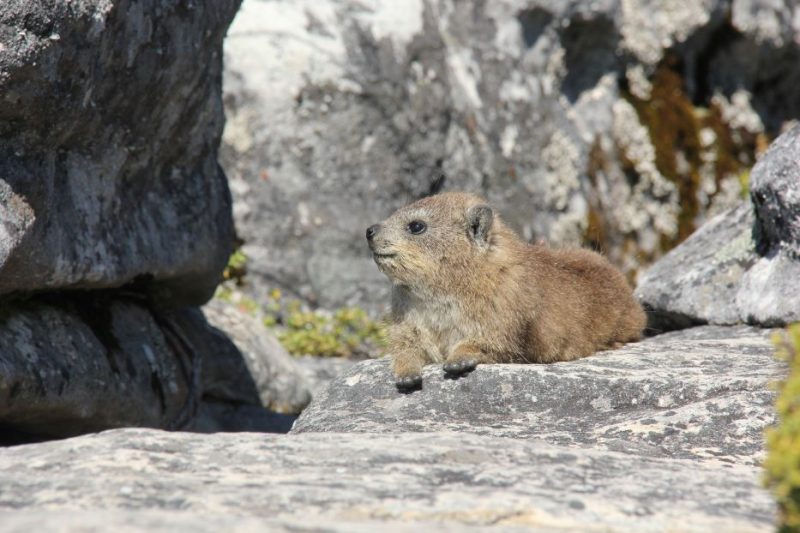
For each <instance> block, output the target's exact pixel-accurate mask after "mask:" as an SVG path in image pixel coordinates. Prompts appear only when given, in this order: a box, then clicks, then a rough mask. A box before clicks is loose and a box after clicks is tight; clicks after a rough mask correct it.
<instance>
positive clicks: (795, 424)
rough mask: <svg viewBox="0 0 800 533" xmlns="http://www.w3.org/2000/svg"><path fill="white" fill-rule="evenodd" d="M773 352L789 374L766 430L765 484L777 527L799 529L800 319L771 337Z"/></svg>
mask: <svg viewBox="0 0 800 533" xmlns="http://www.w3.org/2000/svg"><path fill="white" fill-rule="evenodd" d="M773 342H774V343H775V345H776V348H777V352H776V353H777V356H778V357H780V358H782V359H785V360H786V361H788V362H789V366H790V373H789V377H788V378H787V379H786V381H784V382H783V383H781V384H780V385H779V389H778V399H777V400H776V402H775V407H776V409H777V412H778V425H777V426H776V427H774V428H770V429H768V430H767V450H768V455H767V458H766V460H765V462H764V468H765V470H766V482H767V485H768V486H769V487H770V488H771V489H772V490H773V493H774V494H775V497H776V499H777V501H778V507H779V509H780V513H781V515H780V521H781V523H780V524H779V527H778V531H779V532H781V533H797V532H800V323H796V324H793V325H791V326H789V327H788V328H787V329H786V330H785V331H782V332H778V333H776V334H775V336H774V337H773Z"/></svg>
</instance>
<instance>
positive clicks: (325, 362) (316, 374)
mask: <svg viewBox="0 0 800 533" xmlns="http://www.w3.org/2000/svg"><path fill="white" fill-rule="evenodd" d="M295 361H296V362H297V365H298V366H299V367H300V370H301V371H302V372H303V375H304V376H305V378H306V380H307V382H308V383H309V386H310V387H311V394H312V395H313V396H316V395H317V394H319V393H320V392H322V390H323V389H325V387H327V386H328V384H329V383H330V382H331V381H333V380H334V379H336V378H337V377H339V376H341V375H342V374H344V373H345V372H347V371H348V370H350V368H351V367H352V366H353V365H355V364H356V363H358V361H355V360H353V359H343V358H341V357H314V356H312V355H304V356H302V357H297V358H295Z"/></svg>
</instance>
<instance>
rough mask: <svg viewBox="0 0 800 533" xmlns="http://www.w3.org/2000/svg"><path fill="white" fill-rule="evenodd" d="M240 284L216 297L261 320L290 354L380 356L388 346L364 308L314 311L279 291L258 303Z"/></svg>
mask: <svg viewBox="0 0 800 533" xmlns="http://www.w3.org/2000/svg"><path fill="white" fill-rule="evenodd" d="M232 262H233V259H232ZM237 285H241V284H239V283H238V282H237V281H236V280H235V279H233V278H231V279H228V280H226V281H225V282H223V283H222V284H221V285H220V286H219V287H218V288H217V292H216V294H215V297H216V298H218V299H220V300H222V301H225V302H227V303H229V304H231V305H233V306H235V307H236V308H238V309H239V310H240V311H241V312H243V313H245V314H248V315H250V316H253V317H255V318H256V319H259V320H260V321H261V323H262V324H264V326H265V327H267V328H268V329H269V330H270V331H272V332H273V333H274V334H275V336H277V337H278V340H279V341H280V342H281V344H283V346H284V348H286V350H287V351H288V352H289V353H291V354H294V355H316V356H323V357H377V356H378V355H380V354H381V352H382V350H383V347H384V346H385V344H386V341H385V328H384V326H383V324H381V322H377V321H374V320H371V319H370V318H369V316H368V315H367V313H366V312H365V311H364V310H363V309H359V308H357V307H344V308H341V309H338V310H336V311H333V312H327V311H322V310H311V309H309V308H308V307H307V306H305V305H304V303H303V302H301V301H300V300H297V299H293V298H285V297H284V296H283V295H282V294H281V291H280V290H279V289H273V290H272V291H271V292H270V293H269V294H268V295H267V296H266V297H265V298H264V299H263V300H259V301H256V300H254V299H253V298H251V297H249V296H247V295H246V294H244V293H243V292H242V291H241V290H240V289H239V288H238V286H237Z"/></svg>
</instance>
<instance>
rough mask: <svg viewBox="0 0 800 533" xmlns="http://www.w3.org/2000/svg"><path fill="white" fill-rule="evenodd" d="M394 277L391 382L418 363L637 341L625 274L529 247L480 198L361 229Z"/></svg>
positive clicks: (567, 253)
mask: <svg viewBox="0 0 800 533" xmlns="http://www.w3.org/2000/svg"><path fill="white" fill-rule="evenodd" d="M367 240H368V241H369V246H370V248H371V249H372V253H373V256H374V258H375V262H376V263H377V264H378V268H379V269H380V270H381V272H383V273H384V274H386V275H387V276H388V277H389V278H390V279H391V280H392V284H393V287H392V322H391V325H390V327H389V349H390V353H391V354H392V357H393V369H394V373H395V377H396V382H397V386H398V387H400V388H417V387H419V386H420V385H421V384H422V367H423V366H424V365H426V364H429V363H444V371H445V372H446V373H448V374H453V375H459V374H463V373H465V372H469V371H471V370H472V369H474V368H475V366H476V365H478V364H480V363H551V362H555V361H570V360H572V359H577V358H579V357H585V356H587V355H590V354H592V353H594V352H595V351H597V350H602V349H605V348H612V347H616V346H619V345H621V344H622V343H625V342H630V341H636V340H638V339H639V338H640V336H641V333H642V330H643V329H644V326H645V321H646V320H645V318H646V317H645V314H644V311H643V310H642V308H641V306H640V305H639V303H638V302H637V301H636V299H635V298H634V296H633V293H632V291H631V288H630V287H629V286H628V283H627V282H626V280H625V277H624V276H623V275H622V274H621V273H620V272H619V271H618V270H617V269H616V268H614V267H613V266H611V264H610V263H609V262H608V261H606V260H605V259H604V258H603V257H602V256H600V255H599V254H596V253H594V252H592V251H589V250H584V249H579V248H577V249H554V248H552V249H551V248H549V247H547V246H543V245H530V244H528V243H526V242H524V241H523V240H522V239H520V238H519V237H518V236H517V235H516V234H515V233H514V232H513V231H512V230H511V229H509V228H508V227H507V226H506V225H505V224H504V223H503V221H502V220H501V219H500V217H499V216H498V215H497V213H495V212H494V211H493V210H492V208H491V207H489V206H488V205H487V204H486V202H485V201H484V200H482V199H481V198H479V197H477V196H474V195H471V194H466V193H456V192H452V193H443V194H438V195H436V196H430V197H428V198H423V199H422V200H419V201H417V202H415V203H413V204H411V205H408V206H406V207H403V208H401V209H399V210H398V211H396V212H395V213H394V214H392V216H390V217H389V218H387V219H386V220H384V221H383V222H381V223H380V224H375V225H374V226H370V228H369V229H367Z"/></svg>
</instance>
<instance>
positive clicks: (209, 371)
mask: <svg viewBox="0 0 800 533" xmlns="http://www.w3.org/2000/svg"><path fill="white" fill-rule="evenodd" d="M203 315H205V319H206V320H208V324H207V325H206V328H207V330H208V333H207V334H205V335H203V336H202V338H204V339H208V341H205V342H204V345H203V346H199V347H198V349H199V350H201V351H202V352H203V381H204V385H203V391H204V394H205V395H206V396H211V397H215V398H219V399H224V400H227V401H239V402H243V403H249V404H253V403H254V402H253V392H255V397H256V398H257V401H256V402H255V404H256V405H263V406H264V407H266V408H267V409H269V410H271V411H275V412H278V413H284V414H299V413H300V411H301V410H302V409H303V408H304V407H305V406H306V405H308V402H309V401H311V392H310V386H309V383H308V381H307V379H306V376H305V373H304V371H303V370H302V368H301V367H300V366H298V365H297V364H296V362H295V360H294V359H293V358H292V357H291V356H290V355H289V354H288V353H287V352H286V349H285V348H284V347H283V346H281V344H280V343H279V342H278V339H276V338H275V337H274V336H272V335H271V334H270V333H269V332H268V331H267V330H266V328H264V326H263V325H262V324H260V323H259V322H258V321H257V320H256V319H254V318H252V317H250V316H248V315H246V314H244V313H242V312H241V311H239V310H237V309H236V308H235V307H234V306H231V305H229V304H227V303H225V302H223V301H220V300H216V299H215V300H211V301H210V302H209V303H208V304H207V305H205V306H204V307H203ZM204 323H205V320H200V321H199V322H196V324H197V325H198V326H199V327H203V326H202V324H204ZM231 341H233V343H231ZM253 387H254V389H253Z"/></svg>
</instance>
